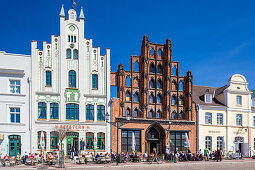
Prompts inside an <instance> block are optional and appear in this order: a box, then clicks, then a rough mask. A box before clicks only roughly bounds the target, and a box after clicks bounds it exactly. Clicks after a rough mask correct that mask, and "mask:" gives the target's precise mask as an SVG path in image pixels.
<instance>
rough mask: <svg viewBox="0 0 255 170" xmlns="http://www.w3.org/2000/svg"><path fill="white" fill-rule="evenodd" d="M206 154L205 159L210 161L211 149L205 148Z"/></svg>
mask: <svg viewBox="0 0 255 170" xmlns="http://www.w3.org/2000/svg"><path fill="white" fill-rule="evenodd" d="M204 156H205V160H206V161H209V150H208V149H207V148H205V149H204Z"/></svg>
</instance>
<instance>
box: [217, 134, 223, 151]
mask: <svg viewBox="0 0 255 170" xmlns="http://www.w3.org/2000/svg"><path fill="white" fill-rule="evenodd" d="M218 148H220V150H221V151H222V150H223V137H222V136H218V137H217V149H218Z"/></svg>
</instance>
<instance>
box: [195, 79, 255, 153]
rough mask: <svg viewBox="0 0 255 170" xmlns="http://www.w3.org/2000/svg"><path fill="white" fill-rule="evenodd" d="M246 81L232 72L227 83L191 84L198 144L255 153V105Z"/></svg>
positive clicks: (224, 149) (212, 148) (201, 147)
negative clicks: (223, 84)
mask: <svg viewBox="0 0 255 170" xmlns="http://www.w3.org/2000/svg"><path fill="white" fill-rule="evenodd" d="M251 96H252V92H251V91H250V90H249V89H248V82H247V81H246V79H245V77H244V76H243V75H240V74H235V75H233V76H231V77H230V78H229V80H228V82H227V85H225V86H223V87H220V88H216V87H208V86H194V87H193V101H194V102H195V103H196V110H197V114H198V116H197V119H198V120H197V121H198V122H197V125H198V128H197V144H198V146H197V148H198V149H201V150H202V151H203V150H204V148H208V149H209V150H211V151H213V150H216V149H217V148H220V149H221V150H223V151H224V152H229V151H232V152H237V151H239V150H240V151H241V152H242V154H243V155H244V156H250V155H254V154H255V107H254V106H253V107H252V104H253V103H252V98H251Z"/></svg>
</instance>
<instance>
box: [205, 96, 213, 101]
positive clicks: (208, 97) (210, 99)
mask: <svg viewBox="0 0 255 170" xmlns="http://www.w3.org/2000/svg"><path fill="white" fill-rule="evenodd" d="M211 97H212V95H211V94H205V103H212V98H211Z"/></svg>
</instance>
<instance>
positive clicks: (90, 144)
mask: <svg viewBox="0 0 255 170" xmlns="http://www.w3.org/2000/svg"><path fill="white" fill-rule="evenodd" d="M93 148H94V133H92V132H87V133H86V149H89V150H91V149H93Z"/></svg>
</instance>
